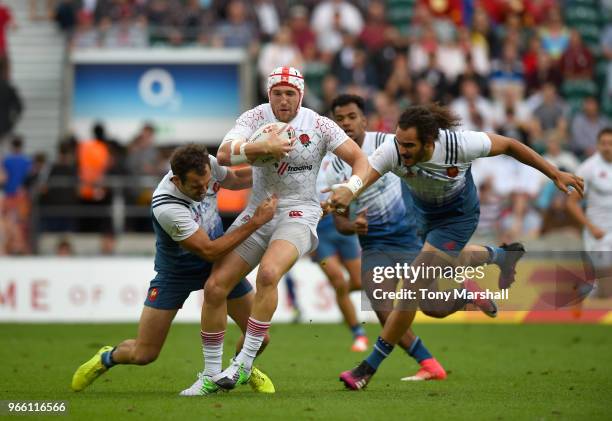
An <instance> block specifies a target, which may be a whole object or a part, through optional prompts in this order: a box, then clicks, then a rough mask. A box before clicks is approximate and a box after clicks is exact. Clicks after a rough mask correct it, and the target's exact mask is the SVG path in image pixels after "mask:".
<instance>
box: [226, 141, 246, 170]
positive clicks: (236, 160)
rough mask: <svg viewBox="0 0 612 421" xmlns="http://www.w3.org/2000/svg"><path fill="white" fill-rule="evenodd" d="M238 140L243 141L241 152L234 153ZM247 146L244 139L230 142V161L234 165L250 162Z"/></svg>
mask: <svg viewBox="0 0 612 421" xmlns="http://www.w3.org/2000/svg"><path fill="white" fill-rule="evenodd" d="M236 142H242V143H241V145H240V152H239V153H237V154H236V153H234V147H235V146H236ZM245 148H246V142H245V141H244V140H233V141H232V143H231V144H230V163H231V164H232V165H238V164H244V163H245V162H248V159H247V156H246V151H245Z"/></svg>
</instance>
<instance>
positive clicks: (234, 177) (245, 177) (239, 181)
mask: <svg viewBox="0 0 612 421" xmlns="http://www.w3.org/2000/svg"><path fill="white" fill-rule="evenodd" d="M252 186H253V169H252V168H251V167H246V168H238V169H235V170H229V171H228V172H227V176H226V177H225V179H224V180H223V181H222V182H221V187H223V188H224V189H228V190H243V189H248V188H251V187H252Z"/></svg>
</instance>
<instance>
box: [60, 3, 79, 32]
mask: <svg viewBox="0 0 612 421" xmlns="http://www.w3.org/2000/svg"><path fill="white" fill-rule="evenodd" d="M77 14H78V6H77V4H76V0H60V1H59V3H58V4H57V6H56V7H55V16H54V18H55V23H57V27H58V28H59V29H60V30H61V31H62V32H63V33H64V34H66V35H67V36H70V35H71V34H72V32H73V31H74V28H75V27H76V25H77Z"/></svg>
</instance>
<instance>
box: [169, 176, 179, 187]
mask: <svg viewBox="0 0 612 421" xmlns="http://www.w3.org/2000/svg"><path fill="white" fill-rule="evenodd" d="M170 181H172V183H174V185H175V186H176V187H180V186H181V179H180V177H179V176H178V175H173V176H172V177H170Z"/></svg>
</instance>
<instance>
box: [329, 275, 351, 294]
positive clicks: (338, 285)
mask: <svg viewBox="0 0 612 421" xmlns="http://www.w3.org/2000/svg"><path fill="white" fill-rule="evenodd" d="M330 281H331V284H332V286H333V287H334V289H335V290H336V295H337V296H342V295H346V294H348V292H349V287H348V285H347V283H346V282H344V279H342V278H336V279H333V280H331V279H330Z"/></svg>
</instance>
